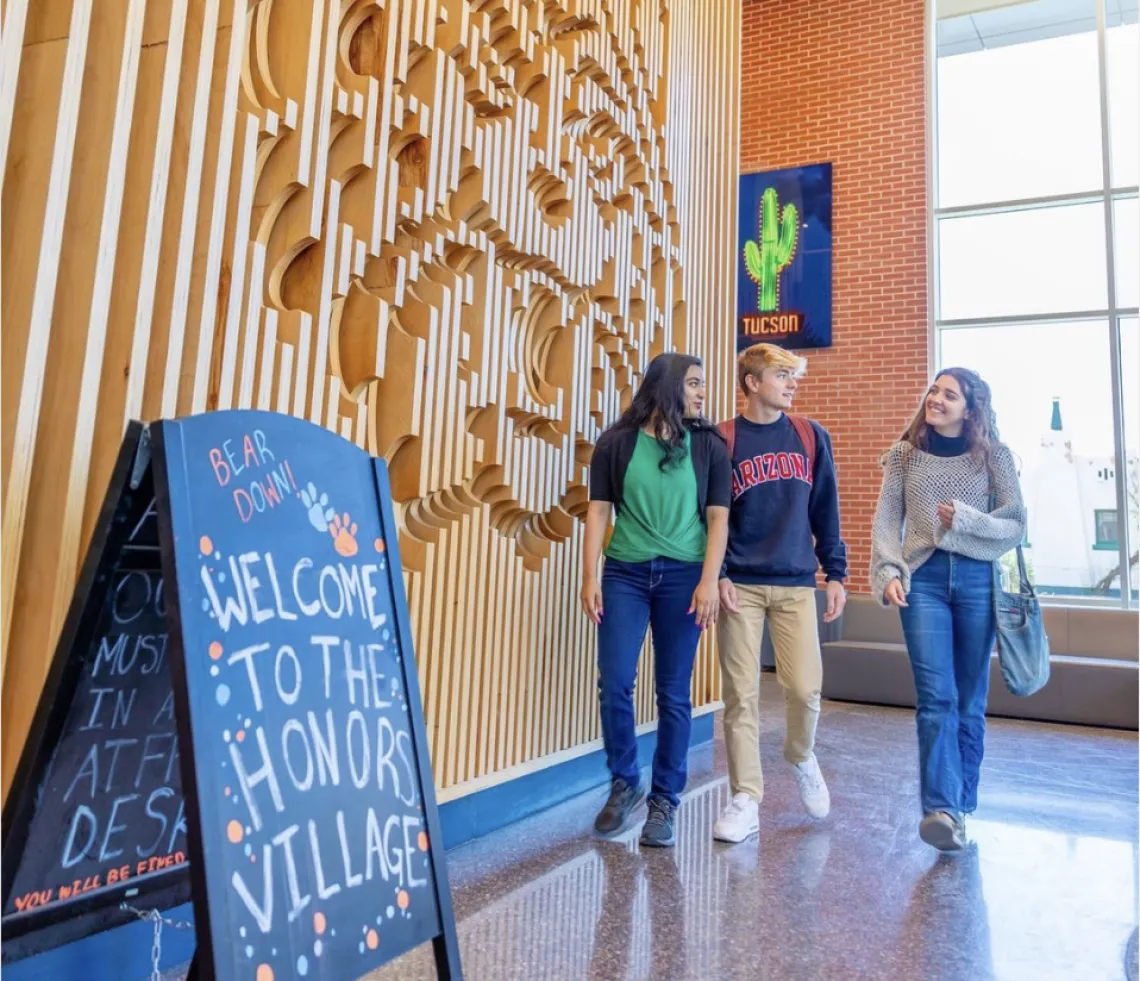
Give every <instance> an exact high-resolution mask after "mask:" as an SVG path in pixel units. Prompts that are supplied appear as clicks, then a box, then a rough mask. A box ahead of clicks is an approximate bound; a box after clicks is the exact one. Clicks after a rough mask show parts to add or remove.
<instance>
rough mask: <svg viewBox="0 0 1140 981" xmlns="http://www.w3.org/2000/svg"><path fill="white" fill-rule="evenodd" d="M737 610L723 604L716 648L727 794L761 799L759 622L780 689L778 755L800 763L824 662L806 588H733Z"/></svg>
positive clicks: (809, 744) (811, 741)
mask: <svg viewBox="0 0 1140 981" xmlns="http://www.w3.org/2000/svg"><path fill="white" fill-rule="evenodd" d="M736 595H737V597H738V600H739V604H740V612H739V613H729V612H728V611H727V610H725V609H724V608H723V607H721V611H720V616H719V618H718V620H717V647H718V648H719V650H720V666H721V672H722V674H723V682H722V684H723V690H724V742H725V746H726V748H727V749H728V774H729V779H730V781H731V783H732V792H733V794H748V795H749V796H751V797H752V798H753V799H754V800H756V801H760V800H761V799H762V798H763V796H764V777H763V774H762V773H761V772H760V645H761V642H762V640H763V637H764V621H765V619H767V620H768V623H769V626H770V628H771V633H772V647H773V648H774V649H775V652H776V679H777V680H778V681H779V682H780V685H781V686H782V687H783V689H784V708H785V715H786V717H787V733H786V735H785V737H784V758H785V759H786V760H787V761H788V762H789V763H803V762H804V761H805V760H807V759H809V758H810V757H811V754H812V750H813V748H814V746H815V728H816V724H817V723H818V721H819V691H820V688H821V686H822V685H823V659H822V657H821V656H820V652H819V628H818V626H817V625H816V607H815V590H814V589H813V588H812V587H810V586H745V585H737V587H736Z"/></svg>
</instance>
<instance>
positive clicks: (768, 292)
mask: <svg viewBox="0 0 1140 981" xmlns="http://www.w3.org/2000/svg"><path fill="white" fill-rule="evenodd" d="M779 207H780V200H779V198H778V196H777V195H776V189H775V188H774V187H770V188H768V189H767V190H766V191H765V192H764V197H763V199H762V200H761V202H760V244H759V245H757V244H756V243H755V242H745V243H744V265H745V267H746V268H747V269H748V275H749V277H750V278H751V279H752V280H753V282H755V283H756V284H757V285H758V286H759V287H760V291H759V292H760V310H761V312H764V313H767V312H769V311H772V310H777V309H779V306H780V273H781V272H782V271H783V270H784V269H786V268H787V266H788V264H789V263H790V262H791V261H792V258H793V257H794V256H795V254H796V242H797V241H798V240H799V232H800V213H799V211H798V210H797V209H796V206H795V205H794V204H787V205H784V213H783V214H782V215H778V211H779Z"/></svg>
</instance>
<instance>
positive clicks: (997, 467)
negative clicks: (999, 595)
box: [871, 443, 1025, 603]
mask: <svg viewBox="0 0 1140 981" xmlns="http://www.w3.org/2000/svg"><path fill="white" fill-rule="evenodd" d="M990 459H991V466H992V468H993V481H994V496H995V500H996V507H995V508H994V511H993V512H992V513H987V512H989V503H990V493H989V481H988V479H987V476H986V473H985V470H984V469H983V468H982V466H981V465H979V464H978V463H976V462H975V461H974V458H973V457H972V456H970V455H969V454H965V455H963V456H951V457H939V456H933V455H932V454H930V453H925V452H923V451H922V450H919V449H916V448H915V447H913V446H911V445H910V444H909V443H896V444H895V445H894V446H892V447H891V449H890V451H889V452H888V453H887V457H886V460H885V463H884V468H883V470H884V472H883V489H882V491H881V492H880V493H879V506H878V508H877V509H876V511H875V523H874V525H873V526H872V529H871V590H872V592H873V593H874V595H875V598H876V599H877V600H878V601H879V602H880V603H883V602H885V601H884V599H883V591H884V590H885V589H886V588H887V585H888V584H889V583H890V581H891V580H892V579H896V578H897V579H900V580H902V584H903V589H904V590H906V591H907V592H908V593H909V592H910V576H911V573H912V572H914V571H915V569H917V568H918V567H919V566H920V565H922V563H923V562H925V561H926V560H927V559H928V558H930V556H931V555H932V554H933V553H934V550H935V549H942V550H943V551H946V552H953V553H955V554H957V555H965V556H968V557H969V558H972V559H981V560H983V561H990V562H994V561H997V560H998V559H1000V558H1001V557H1002V556H1003V555H1005V553H1006V552H1008V551H1009V550H1010V549H1012V548H1016V547H1017V545H1018V544H1019V543H1020V542H1021V540H1022V537H1023V536H1024V534H1025V505H1024V504H1023V503H1022V500H1021V484H1020V482H1019V481H1018V478H1017V467H1016V466H1015V464H1014V460H1013V454H1012V453H1011V452H1010V451H1009V448H1008V447H1007V446H1005V445H1004V444H1001V443H999V444H997V445H996V446H994V448H993V452H992V453H991V455H990ZM950 501H953V502H954V527H953V528H951V529H950V530H947V529H945V528H943V527H942V523H941V522H940V521H939V520H938V505H939V504H942V503H943V502H950Z"/></svg>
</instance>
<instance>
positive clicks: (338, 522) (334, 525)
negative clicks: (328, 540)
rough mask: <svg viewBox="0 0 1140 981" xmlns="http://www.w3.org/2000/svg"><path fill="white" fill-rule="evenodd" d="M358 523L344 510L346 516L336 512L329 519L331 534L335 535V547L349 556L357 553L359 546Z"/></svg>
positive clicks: (345, 555) (342, 553)
mask: <svg viewBox="0 0 1140 981" xmlns="http://www.w3.org/2000/svg"><path fill="white" fill-rule="evenodd" d="M356 531H357V529H356V523H355V522H353V521H352V519H351V518H349V516H348V512H347V511H345V512H344V517H343V518H342V517H341V516H340V515H337V514H334V515H333V516H332V520H331V521H329V534H330V535H332V537H333V548H335V549H336V550H337V551H338V552H339V553H340V554H341V555H343V556H344V557H345V558H348V557H349V556H351V555H355V554H356V550H357V548H359V546H358V545H357V544H356Z"/></svg>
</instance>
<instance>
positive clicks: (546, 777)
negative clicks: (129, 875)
mask: <svg viewBox="0 0 1140 981" xmlns="http://www.w3.org/2000/svg"><path fill="white" fill-rule="evenodd" d="M712 738H713V714H712V713H711V712H710V713H707V714H705V715H702V716H699V717H698V718H695V719H693V730H692V735H691V736H690V747H694V746H701V745H704V744H705V743H708V742H711V741H712ZM656 745H657V733H656V731H653V732H647V733H645V734H644V735H643V736H640V737H639V738H638V740H637V755H638V760H639V761H640V762H641V764H642V765H643V766H645V765H648V764H649V763H650V762H651V761H652V759H653V751H654V749H655V748H656ZM608 780H609V775H608V774H607V773H606V766H605V755H604V753H603V751H602V750H600V749H599V750H597V751H596V752H593V753H588V754H586V755H585V756H579V757H578V758H577V759H573V760H567V761H566V762H565V763H559V764H557V765H555V766H550V767H547V768H546V769H543V770H536V771H535V772H534V773H528V774H526V775H525V776H522V777H519V778H517V779H515V780H511V781H508V782H507V783H501V784H498V785H497V786H494V787H488V788H487V789H486V790H481V791H479V792H478V793H474V794H468V795H467V796H466V797H460V798H459V799H458V800H453V801H448V802H447V803H446V804H442V805H440V808H439V820H440V825H441V827H442V829H443V844H444V848H454V847H456V846H457V845H461V844H463V843H464V842H467V841H471V840H472V839H474V838H479V837H482V836H483V835H485V834H490V833H491V832H492V831H497V830H498V829H499V828H502V827H505V826H506V825H508V824H511V823H513V822H514V821H519V820H521V819H522V818H524V817H528V816H529V815H531V814H536V813H538V812H539V811H542V810H545V809H546V808H548V807H553V806H554V805H555V804H560V803H562V802H563V801H566V800H569V799H570V798H571V797H574V796H576V795H578V794H581V793H585V792H586V791H588V790H593V789H594V788H596V787H600V786H602V785H603V784H605V783H606V782H607V781H608ZM166 916H167V918H169V919H172V920H181V921H185V922H190V923H192V922H193V920H194V912H193V910H192V909H191V907H190V905H189V904H186V905H185V906H178V907H175V908H174V909H172V910H169V911H168V912H167V913H166ZM153 938H154V928H153V927H152V926H151V925H150V924H149V923H142V922H139V923H132V924H130V925H128V926H125V927H120V928H119V929H117V930H108V931H107V932H106V933H100V934H97V935H96V936H94V937H88V938H87V939H85V940H80V941H77V942H76V943H73V944H68V945H67V946H66V947H60V948H58V949H56V950H53V951H50V952H48V953H46V954H41V955H40V956H38V957H30V958H28V959H27V960H25V961H19V962H17V963H15V964H11V965H8V966H7V967H5V968H4V981H72V979H78V978H82V979H83V981H142V979H144V978H149V977H150V964H151V960H150V952H151V941H152V940H153ZM193 953H194V932H193V930H174V929H170V928H164V929H163V931H162V958H161V961H160V964H161V967H162V969H163V970H164V971H165V970H168V969H170V968H172V967H175V966H177V965H179V964H185V963H186V962H187V961H188V960H190V958H191V956H193Z"/></svg>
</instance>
